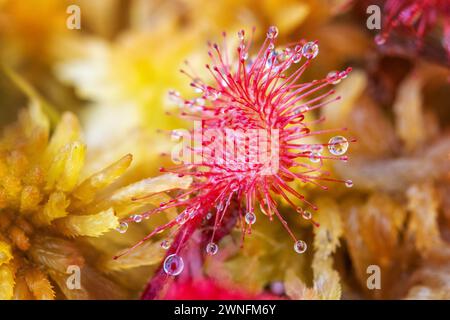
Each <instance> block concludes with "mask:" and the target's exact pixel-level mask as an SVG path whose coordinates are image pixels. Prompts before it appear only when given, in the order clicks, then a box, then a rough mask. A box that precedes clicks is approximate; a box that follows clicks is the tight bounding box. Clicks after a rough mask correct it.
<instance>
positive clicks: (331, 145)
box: [328, 136, 348, 156]
mask: <svg viewBox="0 0 450 320" xmlns="http://www.w3.org/2000/svg"><path fill="white" fill-rule="evenodd" d="M347 149H348V141H347V139H345V137H343V136H336V137H333V138H331V139H330V141H329V142H328V150H330V152H331V154H333V155H335V156H341V155H343V154H344V153H346V152H347Z"/></svg>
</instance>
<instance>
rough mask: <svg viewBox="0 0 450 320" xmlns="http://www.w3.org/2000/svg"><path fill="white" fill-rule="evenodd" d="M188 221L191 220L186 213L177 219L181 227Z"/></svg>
mask: <svg viewBox="0 0 450 320" xmlns="http://www.w3.org/2000/svg"><path fill="white" fill-rule="evenodd" d="M188 220H189V213H188V212H186V211H183V212H182V213H180V214H179V215H178V216H177V217H176V219H175V221H176V223H178V224H179V225H183V224H185V223H186V221H188Z"/></svg>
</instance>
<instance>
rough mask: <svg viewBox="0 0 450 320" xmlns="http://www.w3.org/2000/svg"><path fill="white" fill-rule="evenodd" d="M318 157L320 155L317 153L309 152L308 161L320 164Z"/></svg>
mask: <svg viewBox="0 0 450 320" xmlns="http://www.w3.org/2000/svg"><path fill="white" fill-rule="evenodd" d="M320 156H321V154H320V153H319V152H311V154H310V156H309V161H311V162H313V163H317V162H320Z"/></svg>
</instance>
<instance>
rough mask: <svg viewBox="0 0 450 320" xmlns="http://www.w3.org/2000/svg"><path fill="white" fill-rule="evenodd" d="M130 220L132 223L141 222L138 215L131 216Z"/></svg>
mask: <svg viewBox="0 0 450 320" xmlns="http://www.w3.org/2000/svg"><path fill="white" fill-rule="evenodd" d="M131 219H133V221H134V222H137V223H139V222H141V221H142V216H141V215H140V214H135V215H132V216H131Z"/></svg>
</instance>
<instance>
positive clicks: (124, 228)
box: [116, 221, 128, 233]
mask: <svg viewBox="0 0 450 320" xmlns="http://www.w3.org/2000/svg"><path fill="white" fill-rule="evenodd" d="M116 230H117V231H118V232H120V233H125V232H127V230H128V223H126V222H125V221H122V222H121V223H120V224H119V226H118V227H117V228H116Z"/></svg>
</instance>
